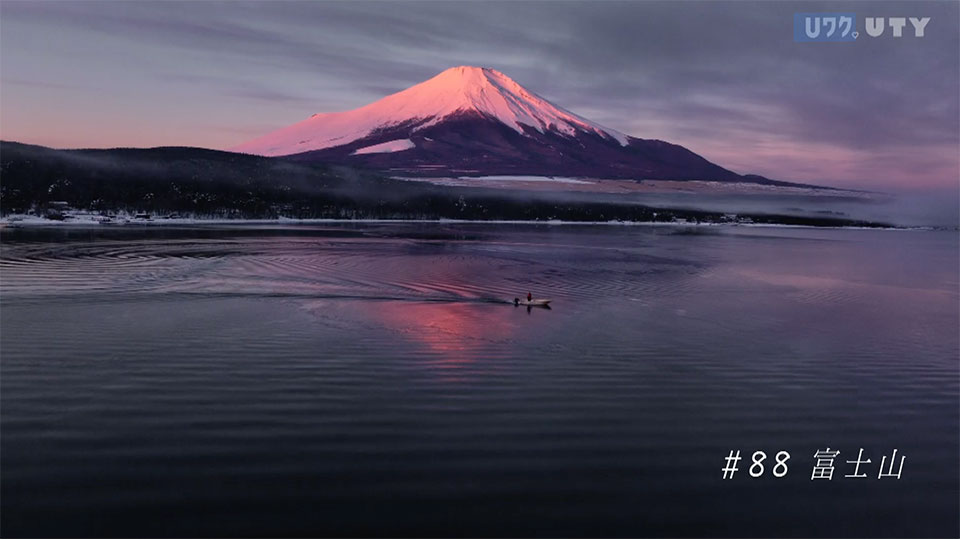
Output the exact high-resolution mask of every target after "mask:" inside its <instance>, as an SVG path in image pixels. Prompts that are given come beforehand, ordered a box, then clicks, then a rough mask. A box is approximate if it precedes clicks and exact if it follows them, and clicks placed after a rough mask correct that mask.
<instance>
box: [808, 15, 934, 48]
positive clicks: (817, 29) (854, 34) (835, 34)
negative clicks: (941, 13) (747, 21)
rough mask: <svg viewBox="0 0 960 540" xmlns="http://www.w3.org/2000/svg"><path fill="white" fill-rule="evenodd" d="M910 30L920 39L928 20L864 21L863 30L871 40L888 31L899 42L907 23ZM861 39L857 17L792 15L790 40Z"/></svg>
mask: <svg viewBox="0 0 960 540" xmlns="http://www.w3.org/2000/svg"><path fill="white" fill-rule="evenodd" d="M908 22H909V24H910V29H911V30H913V32H912V33H913V36H914V37H918V38H922V37H923V36H924V31H925V29H926V27H927V23H929V22H930V17H909V18H907V17H888V18H884V17H866V18H864V30H865V31H866V34H867V35H868V36H870V37H874V38H876V37H880V36H883V35H884V34H885V31H886V28H887V26H889V27H890V33H889V34H888V35H890V36H892V37H895V38H899V37H903V36H904V28H905V27H907V23H908ZM859 37H860V32H859V31H858V30H857V14H856V13H794V14H793V40H794V41H796V42H811V41H856V40H857V38H859Z"/></svg>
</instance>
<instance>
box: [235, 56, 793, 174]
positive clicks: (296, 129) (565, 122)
mask: <svg viewBox="0 0 960 540" xmlns="http://www.w3.org/2000/svg"><path fill="white" fill-rule="evenodd" d="M230 150H231V151H234V152H241V153H247V154H255V155H261V156H288V157H289V158H290V159H294V160H298V161H322V162H328V163H338V164H346V165H351V166H360V167H365V168H371V169H378V170H383V171H386V172H388V173H390V174H394V175H405V176H425V177H438V176H439V177H443V176H486V175H504V174H512V175H538V176H567V177H569V176H577V177H593V178H611V179H632V180H644V179H662V180H712V181H723V182H755V183H766V184H784V185H792V184H787V183H785V182H775V181H773V180H769V179H767V178H764V177H761V176H755V175H740V174H737V173H735V172H733V171H730V170H727V169H724V168H723V167H721V166H719V165H716V164H714V163H711V162H710V161H707V160H706V159H704V158H703V157H701V156H699V155H697V154H695V153H694V152H692V151H690V150H688V149H686V148H684V147H682V146H679V145H675V144H671V143H668V142H665V141H661V140H655V139H640V138H636V137H630V136H628V135H624V134H623V133H620V132H619V131H616V130H613V129H610V128H607V127H604V126H602V125H600V124H597V123H596V122H593V121H590V120H588V119H586V118H584V117H582V116H579V115H577V114H574V113H572V112H570V111H568V110H566V109H563V108H561V107H558V106H556V105H554V104H552V103H550V102H549V101H547V100H546V99H544V98H542V97H540V96H538V95H537V94H535V93H533V92H531V91H530V90H527V89H526V88H524V87H523V86H521V85H520V84H518V83H517V82H516V81H514V80H513V79H511V78H510V77H507V76H506V75H504V74H503V73H501V72H499V71H496V70H494V69H489V68H480V67H470V66H460V67H454V68H450V69H448V70H446V71H444V72H442V73H440V74H439V75H436V76H435V77H433V78H431V79H429V80H427V81H424V82H422V83H420V84H417V85H415V86H412V87H410V88H408V89H406V90H403V91H401V92H397V93H396V94H392V95H390V96H387V97H385V98H383V99H381V100H379V101H376V102H374V103H371V104H369V105H366V106H364V107H361V108H359V109H354V110H352V111H346V112H337V113H322V114H315V115H313V116H311V117H310V118H308V119H306V120H303V121H302V122H299V123H297V124H294V125H292V126H289V127H286V128H282V129H279V130H277V131H274V132H272V133H268V134H266V135H264V136H262V137H259V138H256V139H253V140H251V141H248V142H246V143H243V144H241V145H239V146H236V147H234V148H231V149H230Z"/></svg>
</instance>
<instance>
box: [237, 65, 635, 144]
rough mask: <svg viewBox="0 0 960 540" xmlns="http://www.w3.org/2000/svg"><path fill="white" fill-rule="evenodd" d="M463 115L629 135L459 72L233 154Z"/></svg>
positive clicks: (495, 75)
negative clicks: (476, 114)
mask: <svg viewBox="0 0 960 540" xmlns="http://www.w3.org/2000/svg"><path fill="white" fill-rule="evenodd" d="M462 113H479V114H481V115H484V116H486V117H489V118H492V119H496V120H498V121H500V122H501V123H503V124H505V125H507V126H510V127H511V128H513V129H514V130H516V131H517V132H518V133H520V134H523V133H524V128H523V127H522V126H528V127H530V128H533V129H535V130H537V131H539V132H540V133H543V132H544V131H555V132H559V133H563V134H566V135H575V134H576V133H577V132H586V133H593V134H597V135H600V136H602V137H604V138H607V139H611V140H615V141H617V142H619V143H620V144H621V145H626V144H627V142H628V139H627V136H626V135H624V134H622V133H620V132H618V131H615V130H613V129H609V128H606V127H603V126H601V125H599V124H597V123H594V122H591V121H590V120H587V119H586V118H583V117H581V116H578V115H576V114H574V113H572V112H570V111H567V110H565V109H562V108H560V107H557V106H556V105H553V104H552V103H550V102H548V101H547V100H545V99H543V98H542V97H540V96H538V95H536V94H534V93H533V92H531V91H529V90H527V89H526V88H524V87H522V86H520V85H519V84H517V83H516V82H515V81H514V80H513V79H511V78H510V77H507V76H506V75H504V74H503V73H500V72H499V71H497V70H495V69H489V68H479V67H470V66H460V67H454V68H450V69H448V70H446V71H444V72H442V73H440V74H439V75H437V76H435V77H433V78H432V79H429V80H427V81H424V82H422V83H420V84H417V85H415V86H412V87H410V88H408V89H406V90H403V91H401V92H397V93H396V94H392V95H389V96H387V97H385V98H383V99H381V100H379V101H376V102H374V103H371V104H370V105H367V106H364V107H360V108H359V109H354V110H352V111H346V112H337V113H323V114H315V115H313V116H311V117H310V118H308V119H306V120H304V121H302V122H299V123H297V124H294V125H292V126H289V127H286V128H283V129H279V130H277V131H274V132H272V133H268V134H267V135H264V136H262V137H259V138H256V139H254V140H252V141H249V142H246V143H243V144H241V145H239V146H236V147H234V148H231V149H230V150H232V151H235V152H244V153H248V154H258V155H264V156H284V155H290V154H298V153H301V152H309V151H311V150H320V149H324V148H332V147H336V146H341V145H345V144H349V143H351V142H353V141H356V140H358V139H362V138H365V137H367V136H369V135H370V134H371V133H373V132H374V131H377V130H382V129H384V128H390V127H396V126H401V125H411V126H413V127H414V131H417V130H421V129H424V128H427V127H430V126H432V125H435V124H437V123H439V122H440V121H441V120H443V119H444V118H447V117H450V116H455V115H457V114H462ZM411 144H412V143H411ZM376 146H380V145H376ZM371 148H372V147H371ZM408 148H409V147H408ZM370 151H371V152H382V151H396V150H370ZM356 153H357V154H361V153H364V152H363V151H362V150H361V151H357V152H356Z"/></svg>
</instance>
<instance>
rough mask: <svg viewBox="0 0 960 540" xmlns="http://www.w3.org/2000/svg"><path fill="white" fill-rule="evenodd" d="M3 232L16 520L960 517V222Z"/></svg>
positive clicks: (90, 532) (600, 522) (773, 521)
mask: <svg viewBox="0 0 960 540" xmlns="http://www.w3.org/2000/svg"><path fill="white" fill-rule="evenodd" d="M0 239H2V249H0V295H2V296H0V355H2V363H0V376H2V378H0V391H2V392H0V404H2V415H0V430H2V438H0V452H2V471H0V472H2V476H0V478H2V480H0V488H2V499H0V501H2V502H0V504H2V516H3V531H2V532H3V534H4V536H7V537H12V536H132V537H145V536H146V537H166V536H190V537H197V536H239V537H249V536H280V537H283V536H325V535H334V536H355V535H367V536H383V535H387V536H409V535H420V536H458V537H459V536H468V537H486V536H561V537H569V536H615V537H622V536H637V537H647V536H661V537H662V536H669V537H677V536H682V537H689V536H720V537H726V536H748V537H750V536H787V537H794V536H797V537H804V536H815V537H820V536H830V537H838V536H840V537H843V536H856V537H861V536H871V537H891V536H892V537H913V536H924V537H926V536H932V537H940V536H945V537H957V536H958V535H960V525H958V508H960V460H958V455H960V366H958V355H960V337H958V328H960V314H958V310H960V307H958V306H960V293H958V275H960V269H958V261H960V256H958V255H960V254H958V234H957V233H956V232H936V231H889V230H879V231H878V230H820V229H792V228H772V227H771V228H761V227H689V228H686V227H676V226H661V227H655V226H603V225H594V226H587V225H569V226H566V225H564V226H561V225H506V224H499V225H494V224H454V223H427V224H412V223H407V224H400V223H397V224H387V223H353V224H333V223H331V224H316V225H249V226H226V225H205V226H195V227H165V226H152V227H101V228H90V229H84V228H70V227H62V228H24V229H9V228H8V229H5V230H3V231H2V232H0ZM528 291H529V292H532V294H533V295H534V296H535V297H539V298H549V299H551V300H552V304H551V305H552V309H549V310H547V309H540V308H533V309H527V308H525V307H515V306H514V305H513V304H512V303H511V302H512V300H513V298H514V297H518V296H523V295H526V293H527V292H528ZM828 448H829V449H830V451H835V450H839V451H840V453H839V454H837V455H835V456H834V461H833V462H831V463H832V465H833V466H834V470H833V472H832V477H831V478H822V477H821V478H814V479H812V478H811V477H812V476H813V475H814V474H815V473H816V472H817V468H815V467H816V466H817V465H822V466H823V467H822V468H821V469H820V471H821V473H823V472H824V471H825V470H826V468H825V467H826V463H827V462H826V461H822V462H821V461H818V459H817V458H815V453H817V452H818V451H827V449H828ZM861 448H862V449H863V453H862V459H858V457H861V456H860V454H859V450H860V449H861ZM894 449H897V452H898V453H897V456H896V459H895V460H894V459H891V457H892V452H893V450H894ZM736 451H740V452H741V457H742V459H741V461H739V462H734V461H733V460H731V462H733V463H739V470H738V471H736V472H735V473H733V477H732V478H729V477H728V478H726V479H725V478H724V476H725V474H728V473H724V472H722V469H723V468H724V467H725V466H726V465H727V464H728V462H727V459H726V458H727V456H728V455H730V454H731V452H736ZM756 451H763V452H764V453H765V454H766V456H767V457H766V459H765V460H759V463H760V465H757V466H755V467H754V468H753V469H751V465H752V464H753V461H754V459H753V458H754V452H756ZM781 451H784V452H788V453H789V454H790V457H789V458H788V459H786V460H783V462H784V464H785V465H784V466H783V467H782V468H776V462H777V454H778V453H779V452H781ZM824 455H826V454H821V456H824ZM758 457H759V456H758ZM780 457H783V454H781V455H780ZM901 457H905V460H904V461H903V467H902V469H900V477H899V479H898V478H896V477H891V476H883V477H880V478H878V474H879V473H880V472H890V473H891V474H892V473H895V472H897V471H896V469H892V470H888V468H889V467H890V466H891V464H892V463H893V462H897V463H898V464H899V462H900V459H901ZM868 459H869V460H870V463H864V464H862V465H861V466H857V465H855V464H850V463H848V461H851V462H852V461H862V462H866V460H868ZM882 461H883V463H885V465H886V466H885V467H884V468H883V469H881V467H880V465H881V462H882ZM760 467H763V470H762V473H760V474H758V475H756V477H754V476H751V474H750V472H751V470H752V471H753V472H758V471H759V468H760ZM855 467H859V469H858V470H859V473H860V474H865V475H866V477H865V478H863V477H848V476H847V475H852V474H853V473H854V472H856V471H855ZM784 469H785V470H786V474H783V475H780V476H774V472H777V473H778V474H780V473H781V472H783V471H784Z"/></svg>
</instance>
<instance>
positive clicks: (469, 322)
mask: <svg viewBox="0 0 960 540" xmlns="http://www.w3.org/2000/svg"><path fill="white" fill-rule="evenodd" d="M371 307H372V309H371V313H372V315H373V317H375V318H376V319H377V320H378V321H380V322H381V323H383V324H384V325H385V326H387V327H388V328H389V329H391V330H393V331H395V332H398V333H400V334H401V335H402V336H403V338H404V339H406V340H407V341H410V342H413V343H416V344H418V345H419V346H421V347H422V348H423V350H424V360H423V364H424V365H425V366H427V367H429V369H431V370H435V371H436V372H437V373H438V374H439V375H440V376H441V378H442V380H444V381H450V382H454V381H463V380H466V379H467V378H470V377H471V376H476V375H479V374H487V373H490V372H492V371H493V370H495V369H496V367H497V365H498V362H497V360H499V358H498V356H499V355H500V354H501V353H502V352H503V351H505V350H508V349H509V346H508V345H509V344H510V343H512V342H513V339H514V335H515V334H516V332H517V329H518V328H517V325H516V324H514V322H513V321H514V317H513V312H514V309H515V308H514V307H513V306H509V305H505V304H482V303H475V302H466V303H463V302H451V303H441V302H423V303H421V302H385V303H377V304H375V305H372V306H371Z"/></svg>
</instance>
